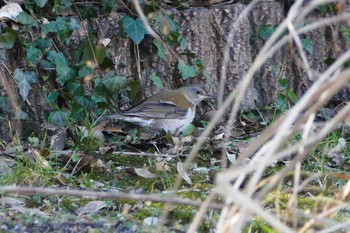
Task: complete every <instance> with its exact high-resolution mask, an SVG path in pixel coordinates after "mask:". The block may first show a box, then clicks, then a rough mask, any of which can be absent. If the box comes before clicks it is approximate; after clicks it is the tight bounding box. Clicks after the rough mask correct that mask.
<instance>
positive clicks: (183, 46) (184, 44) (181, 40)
mask: <svg viewBox="0 0 350 233" xmlns="http://www.w3.org/2000/svg"><path fill="white" fill-rule="evenodd" d="M178 42H179V43H180V50H181V51H184V50H185V49H186V48H187V40H186V38H185V37H184V36H182V35H181V36H179V38H178Z"/></svg>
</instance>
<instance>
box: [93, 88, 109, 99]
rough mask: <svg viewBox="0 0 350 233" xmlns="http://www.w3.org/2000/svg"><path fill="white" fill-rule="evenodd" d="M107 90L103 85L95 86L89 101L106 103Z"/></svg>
mask: <svg viewBox="0 0 350 233" xmlns="http://www.w3.org/2000/svg"><path fill="white" fill-rule="evenodd" d="M106 96H107V90H106V88H105V87H104V86H98V87H96V88H95V91H94V93H93V94H92V96H91V101H94V102H95V103H107V98H106Z"/></svg>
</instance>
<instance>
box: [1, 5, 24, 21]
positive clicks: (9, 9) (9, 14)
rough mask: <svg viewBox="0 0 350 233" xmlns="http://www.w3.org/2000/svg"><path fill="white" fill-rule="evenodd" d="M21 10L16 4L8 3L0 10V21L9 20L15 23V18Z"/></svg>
mask: <svg viewBox="0 0 350 233" xmlns="http://www.w3.org/2000/svg"><path fill="white" fill-rule="evenodd" d="M22 11H23V10H22V8H21V6H20V5H19V4H17V3H10V4H7V5H5V6H3V7H1V8H0V20H4V19H11V20H13V21H15V22H17V16H18V15H19V13H21V12H22Z"/></svg>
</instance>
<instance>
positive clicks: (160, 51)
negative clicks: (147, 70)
mask: <svg viewBox="0 0 350 233" xmlns="http://www.w3.org/2000/svg"><path fill="white" fill-rule="evenodd" d="M153 44H154V45H155V46H156V47H157V50H158V56H159V57H160V58H161V59H163V60H164V61H166V57H165V52H164V47H163V44H162V43H161V42H160V41H159V40H156V39H154V40H153Z"/></svg>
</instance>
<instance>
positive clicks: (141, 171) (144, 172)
mask: <svg viewBox="0 0 350 233" xmlns="http://www.w3.org/2000/svg"><path fill="white" fill-rule="evenodd" d="M134 171H135V173H136V174H137V175H138V176H141V177H143V178H156V177H157V176H156V174H154V173H152V172H150V171H148V169H147V168H134Z"/></svg>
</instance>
